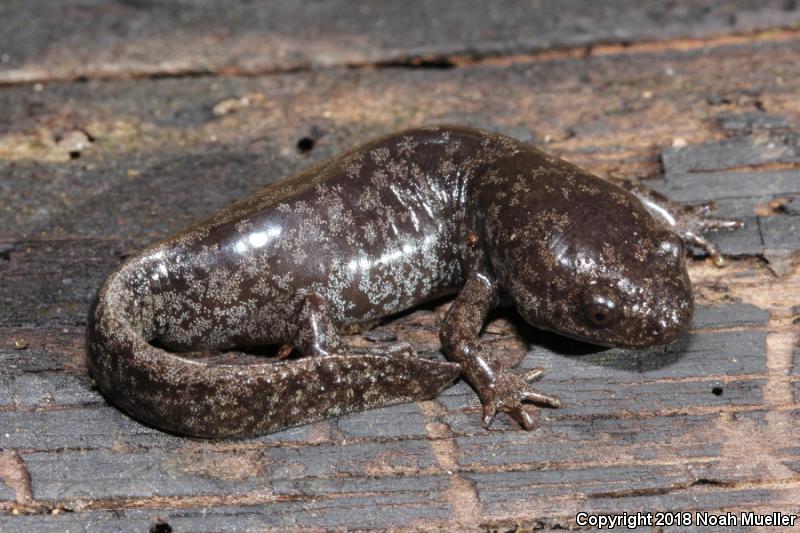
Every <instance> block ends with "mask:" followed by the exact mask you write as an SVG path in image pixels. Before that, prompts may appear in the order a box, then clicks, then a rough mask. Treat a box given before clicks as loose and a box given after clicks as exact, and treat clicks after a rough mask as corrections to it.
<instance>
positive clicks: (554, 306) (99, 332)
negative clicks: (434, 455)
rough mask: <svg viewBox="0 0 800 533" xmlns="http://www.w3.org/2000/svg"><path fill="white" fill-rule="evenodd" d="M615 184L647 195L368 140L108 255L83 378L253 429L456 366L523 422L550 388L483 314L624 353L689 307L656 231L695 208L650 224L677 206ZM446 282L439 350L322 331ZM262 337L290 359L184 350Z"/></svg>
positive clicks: (339, 409)
mask: <svg viewBox="0 0 800 533" xmlns="http://www.w3.org/2000/svg"><path fill="white" fill-rule="evenodd" d="M634 192H636V193H638V194H639V196H641V197H642V199H643V201H644V202H645V203H648V202H650V203H648V206H647V207H646V206H645V204H643V201H640V200H639V199H638V198H637V196H636V195H635V194H634V193H632V192H628V191H626V190H623V189H621V188H619V187H617V186H615V185H612V184H610V183H607V182H605V181H603V180H601V179H599V178H596V177H594V176H592V175H590V174H588V173H586V172H584V171H582V170H580V169H579V168H577V167H575V166H573V165H571V164H569V163H567V162H565V161H562V160H559V159H557V158H554V157H551V156H548V155H547V154H544V153H543V152H540V151H538V150H536V149H535V148H533V147H531V146H529V145H526V144H524V143H521V142H519V141H516V140H514V139H511V138H509V137H505V136H502V135H497V134H493V133H489V132H485V131H481V130H476V129H471V128H464V127H434V128H423V129H415V130H409V131H405V132H401V133H397V134H394V135H390V136H387V137H383V138H381V139H378V140H376V141H373V142H370V143H367V144H365V145H363V146H360V147H358V148H355V149H353V150H351V151H349V152H347V153H345V154H344V155H342V156H340V157H337V158H335V159H332V160H330V161H327V162H325V163H323V164H321V165H319V166H317V167H314V168H312V169H310V170H307V171H305V172H302V173H301V174H299V175H297V176H295V177H293V178H291V179H288V180H284V181H281V182H278V183H276V184H274V185H271V186H269V187H266V188H265V189H263V190H261V191H260V192H258V193H256V194H255V195H253V196H251V197H249V198H247V199H245V200H242V201H240V202H238V203H235V204H233V205H232V206H230V207H228V208H226V209H224V210H222V211H220V212H219V213H217V214H216V215H214V216H212V217H211V218H209V219H208V220H206V221H204V222H202V223H200V224H198V225H196V226H193V227H191V228H188V229H186V230H184V231H182V232H180V233H179V234H177V235H175V236H173V237H171V238H169V239H166V240H164V241H162V242H160V243H157V244H155V245H152V246H150V247H148V248H146V249H145V250H143V251H141V252H140V253H138V254H136V255H135V256H133V257H131V258H129V259H128V260H127V261H125V262H124V263H123V264H122V265H121V266H120V267H119V268H118V269H117V270H116V271H115V272H114V273H112V274H111V275H110V276H109V278H108V279H107V280H106V281H105V283H104V284H103V286H102V287H101V289H100V292H99V294H98V298H97V300H96V302H95V305H94V306H93V308H92V310H91V312H90V316H89V328H88V345H89V367H90V371H91V373H92V375H93V376H94V378H95V380H96V382H97V385H98V387H99V388H100V390H101V391H102V392H103V393H104V394H105V395H106V396H107V397H108V398H109V399H110V400H111V401H112V402H114V403H115V404H117V405H118V406H119V407H121V408H122V409H123V410H125V411H126V412H128V413H130V414H131V415H133V416H134V417H136V418H138V419H140V420H143V421H145V422H147V423H150V424H152V425H154V426H156V427H159V428H162V429H166V430H169V431H173V432H176V433H181V434H188V435H196V436H206V437H229V436H248V435H255V434H261V433H266V432H270V431H277V430H280V429H284V428H287V427H291V426H294V425H299V424H305V423H309V422H312V421H316V420H320V419H322V418H326V417H329V416H334V415H337V414H340V413H345V412H350V411H355V410H362V409H368V408H372V407H377V406H382V405H391V404H395V403H400V402H406V401H412V400H420V399H427V398H432V397H435V396H436V395H437V394H438V393H439V392H440V391H441V390H442V389H443V388H444V387H445V386H447V385H448V384H449V383H450V382H452V381H453V380H454V379H456V378H457V377H458V376H459V375H463V376H464V377H465V378H466V379H467V380H468V381H469V382H470V383H471V384H472V385H473V387H474V388H475V390H476V391H477V392H478V394H479V396H480V398H481V401H482V402H483V405H484V423H485V424H486V425H487V426H488V425H489V424H490V423H491V421H492V419H493V416H494V414H495V412H496V411H504V412H507V413H509V414H510V415H511V416H512V417H514V418H515V419H516V420H518V421H519V422H520V423H521V424H522V425H523V426H524V427H525V428H530V427H532V426H533V425H534V422H533V419H532V418H531V414H530V409H532V407H531V406H527V405H525V404H527V403H536V404H540V405H547V406H553V407H556V406H558V405H559V401H558V400H557V399H556V398H552V397H549V396H546V395H543V394H540V393H539V392H537V391H536V390H534V389H533V388H531V387H530V385H528V382H529V381H532V380H535V379H538V378H539V377H541V375H542V373H543V372H542V370H541V369H536V370H533V371H530V372H528V373H527V374H525V375H518V374H512V373H510V372H508V371H506V370H504V369H502V368H501V367H500V365H499V364H498V363H497V361H496V360H495V359H494V358H493V357H492V354H490V353H488V352H487V350H486V349H485V348H484V347H483V346H482V344H481V342H480V340H479V338H478V334H479V332H480V330H481V328H482V326H483V323H484V320H485V319H486V315H487V313H488V312H489V311H490V310H491V309H492V308H493V307H495V306H497V305H501V304H509V305H513V306H514V307H515V308H516V309H517V311H519V313H520V314H521V315H522V316H523V317H524V318H525V320H527V321H528V322H530V323H531V324H532V325H534V326H536V327H539V328H545V329H551V330H554V331H557V332H559V333H562V334H564V335H568V336H571V337H575V338H579V339H583V340H587V341H589V342H593V343H597V344H602V345H607V346H623V347H631V348H640V347H647V346H653V345H659V344H666V343H669V342H671V341H672V340H674V339H675V338H676V337H677V336H678V335H679V334H680V332H681V331H682V330H683V329H684V328H685V326H686V325H687V323H688V321H689V319H690V317H691V314H692V291H691V285H690V283H689V278H688V276H687V273H686V268H685V266H684V247H683V243H682V242H681V239H680V238H679V237H678V236H677V234H676V233H675V231H677V232H678V233H680V232H681V231H684V232H686V231H689V230H692V231H694V230H696V229H697V228H698V227H699V224H701V222H699V221H700V220H702V219H701V218H700V217H699V216H697V215H696V214H694V213H693V212H690V211H681V215H680V216H678V215H671V216H672V217H673V222H675V227H673V228H670V227H669V225H666V224H664V222H665V219H664V215H665V214H666V215H669V213H670V212H675V210H676V209H679V208H677V207H676V206H674V205H671V204H668V203H667V202H662V203H658V202H655V203H653V202H651V200H652V195H648V193H647V191H643V190H638V191H636V190H635V191H634ZM664 206H666V211H663V210H664ZM648 208H649V209H650V210H651V211H654V212H656V213H657V214H658V213H660V216H661V219H658V217H654V216H653V215H651V213H650V212H649V211H648ZM659 210H662V211H663V212H660V211H659ZM679 210H680V209H679ZM666 218H669V216H667V217H666ZM678 222H680V223H678ZM685 228H689V230H687V229H685ZM693 242H695V243H696V242H697V241H693ZM712 252H713V250H712ZM456 292H457V293H458V296H457V298H456V300H455V302H454V303H453V305H452V307H451V309H450V312H449V313H448V315H447V317H446V318H445V320H444V323H443V325H442V328H441V332H440V336H441V341H442V346H443V349H444V351H445V353H446V354H447V355H448V357H449V358H450V359H451V360H452V361H453V362H452V363H447V362H436V361H430V360H425V359H422V358H419V357H416V356H415V354H414V352H413V350H412V349H411V348H410V347H409V346H408V345H406V344H402V343H401V344H398V345H395V346H392V347H390V348H389V349H381V350H374V349H373V350H364V349H359V350H357V349H354V348H351V347H348V345H347V344H346V343H345V342H344V341H343V340H342V338H341V337H340V334H339V332H340V331H341V329H342V328H344V327H346V326H349V325H352V324H365V323H370V322H374V321H375V320H376V319H379V318H382V317H385V316H387V315H391V314H394V313H397V312H400V311H403V310H405V309H408V308H410V307H413V306H415V305H418V304H420V303H422V302H425V301H426V300H430V299H433V298H436V297H439V296H442V295H445V294H449V293H456ZM269 344H285V345H289V346H292V347H293V348H294V349H295V350H296V351H298V352H299V353H300V354H301V355H302V356H304V357H302V358H299V359H288V360H275V359H271V360H267V359H265V360H264V362H260V363H257V364H233V363H229V364H214V363H213V362H209V361H208V360H203V359H201V358H198V357H196V354H195V355H192V354H191V352H193V351H194V352H197V351H208V350H212V351H218V350H226V349H230V348H237V347H238V348H241V347H248V346H262V345H269ZM165 348H166V349H165ZM181 352H187V353H181ZM286 355H287V350H282V351H281V356H282V357H283V356H286Z"/></svg>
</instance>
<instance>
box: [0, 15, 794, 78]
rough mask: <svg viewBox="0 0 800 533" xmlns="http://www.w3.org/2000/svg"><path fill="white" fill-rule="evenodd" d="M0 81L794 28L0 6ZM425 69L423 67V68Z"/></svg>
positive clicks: (690, 18)
mask: <svg viewBox="0 0 800 533" xmlns="http://www.w3.org/2000/svg"><path fill="white" fill-rule="evenodd" d="M0 20H2V21H3V23H2V27H0V30H1V31H0V82H5V83H9V82H18V81H36V80H50V79H76V78H87V77H88V78H91V77H116V76H143V75H149V76H157V75H176V74H197V73H231V72H233V73H258V72H269V71H276V70H282V71H291V70H294V69H299V68H309V67H323V66H331V65H363V64H371V63H389V64H391V63H402V62H413V60H414V59H415V58H421V59H422V60H428V61H430V62H431V63H432V64H433V65H443V66H448V65H449V64H450V63H448V59H447V58H448V56H452V55H463V56H468V57H474V56H478V57H481V56H486V55H497V54H505V53H515V54H519V53H527V52H534V51H538V50H542V49H549V48H563V47H569V46H586V45H591V44H594V43H609V42H612V43H626V42H630V41H632V40H642V39H668V38H680V37H690V38H697V37H706V36H714V35H724V34H727V33H731V32H743V31H754V30H763V29H770V28H773V27H787V26H790V25H792V24H797V23H798V22H800V13H798V10H797V8H796V6H795V4H794V3H792V2H785V1H782V0H768V1H764V2H753V1H751V0H736V1H734V2H726V3H724V4H723V3H719V2H715V1H712V0H688V1H683V2H667V1H663V0H659V1H657V2H648V3H647V4H642V3H641V2H636V1H633V0H615V1H613V2H588V3H587V2H581V1H576V0H570V1H559V2H554V1H545V2H537V3H533V4H520V3H518V2H513V1H509V0H493V1H491V2H482V1H475V0H470V1H467V2H459V3H457V4H448V3H442V2H436V1H432V0H413V1H410V2H404V3H402V4H397V3H395V2H387V1H382V2H370V3H369V4H368V5H363V6H358V7H357V8H354V7H353V5H352V4H351V3H349V2H347V1H345V0H326V1H320V2H314V3H313V4H309V5H303V6H302V7H301V6H298V5H297V3H296V2H291V1H284V0H281V1H272V2H269V3H268V4H266V5H265V4H262V3H254V2H246V1H244V0H237V1H233V2H222V1H219V0H215V1H210V2H209V1H205V2H188V3H182V4H180V5H171V4H169V3H159V2H139V1H131V2H112V1H109V0H93V1H86V0H81V1H77V0H71V1H63V2H57V3H43V2H33V3H31V2H26V1H22V0H15V1H11V2H4V3H3V5H2V6H0ZM423 64H424V63H423Z"/></svg>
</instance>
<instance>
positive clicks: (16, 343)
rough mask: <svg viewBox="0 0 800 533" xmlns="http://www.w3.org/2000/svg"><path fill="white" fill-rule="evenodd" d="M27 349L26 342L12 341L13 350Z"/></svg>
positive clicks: (22, 340) (23, 340)
mask: <svg viewBox="0 0 800 533" xmlns="http://www.w3.org/2000/svg"><path fill="white" fill-rule="evenodd" d="M27 347H28V341H26V340H25V339H14V349H15V350H24V349H25V348H27Z"/></svg>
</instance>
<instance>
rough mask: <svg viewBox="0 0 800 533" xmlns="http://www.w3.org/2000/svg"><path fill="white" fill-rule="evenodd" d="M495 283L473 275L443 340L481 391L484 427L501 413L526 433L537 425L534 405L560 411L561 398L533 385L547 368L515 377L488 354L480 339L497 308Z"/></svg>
mask: <svg viewBox="0 0 800 533" xmlns="http://www.w3.org/2000/svg"><path fill="white" fill-rule="evenodd" d="M497 301H498V298H497V289H496V285H495V283H494V282H493V281H492V280H491V278H489V277H488V276H485V275H483V274H479V273H475V274H472V275H471V276H470V277H469V279H468V280H467V283H466V284H465V285H464V288H463V289H462V290H461V292H460V293H459V295H458V297H457V298H456V300H455V302H453V305H452V307H451V308H450V311H449V312H448V314H447V317H445V320H444V324H443V325H442V329H441V331H440V332H439V337H440V339H441V341H442V347H443V348H444V351H445V353H446V354H447V355H448V357H450V358H451V359H452V360H453V361H455V362H457V363H460V364H461V366H462V367H463V375H464V376H465V377H466V378H467V380H468V381H469V382H470V384H472V386H473V387H474V388H475V390H476V391H477V393H478V395H479V396H480V398H481V402H482V403H483V419H482V421H483V425H484V426H485V427H487V428H488V427H489V426H490V425H491V424H492V421H493V420H494V417H495V414H496V413H497V412H498V411H501V412H505V413H508V414H509V415H510V416H511V417H512V418H514V420H516V421H517V422H519V424H520V425H521V426H522V427H524V428H525V429H528V430H530V429H533V428H534V427H535V426H536V422H535V420H534V419H533V416H532V415H531V411H530V410H531V409H532V407H531V406H529V405H526V404H529V403H533V404H538V405H541V406H546V407H560V406H561V401H560V400H559V399H558V398H555V397H552V396H547V395H545V394H542V393H540V392H539V391H537V390H536V389H534V388H532V387H531V386H530V385H529V383H530V382H533V381H537V380H539V379H541V377H542V376H543V375H544V369H543V368H536V369H533V370H530V371H528V372H525V373H523V374H512V373H510V372H507V371H506V370H504V369H503V368H502V366H501V365H500V363H499V362H498V361H497V360H496V359H495V358H493V357H492V356H491V354H489V353H487V351H486V349H485V348H484V347H483V345H482V344H481V342H480V340H479V339H478V334H479V333H480V330H481V328H482V327H483V324H484V322H485V321H486V316H487V314H488V313H489V311H490V310H491V309H492V308H494V307H495V306H496V305H497Z"/></svg>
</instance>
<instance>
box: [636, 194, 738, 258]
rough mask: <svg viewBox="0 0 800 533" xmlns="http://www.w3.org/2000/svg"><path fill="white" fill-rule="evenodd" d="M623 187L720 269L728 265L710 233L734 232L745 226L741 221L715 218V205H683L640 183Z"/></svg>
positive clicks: (706, 203)
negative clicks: (700, 250) (703, 252)
mask: <svg viewBox="0 0 800 533" xmlns="http://www.w3.org/2000/svg"><path fill="white" fill-rule="evenodd" d="M622 185H623V187H624V188H625V189H626V190H628V191H630V192H632V193H633V194H634V195H636V197H637V198H639V200H641V202H642V203H643V204H644V206H645V207H646V208H647V210H648V211H650V214H652V215H653V216H655V217H656V218H657V219H658V220H661V221H663V222H664V224H666V225H667V226H669V227H670V228H671V229H672V230H673V231H675V232H676V233H677V234H678V235H679V236H680V238H681V239H683V242H685V243H686V244H687V245H690V246H696V247H697V248H700V249H702V250H703V251H705V252H706V253H707V254H708V256H709V257H711V259H712V260H713V261H714V264H715V265H717V266H722V265H723V264H725V259H724V258H723V257H722V253H720V251H719V248H718V247H717V245H716V244H714V243H713V242H711V241H710V240H708V239H706V238H705V237H704V236H703V233H705V232H707V231H733V230H737V229H740V228H742V227H744V223H743V222H742V221H741V220H726V219H721V218H712V217H710V216H708V215H709V213H711V212H712V211H714V210H715V209H716V208H717V206H716V204H715V203H714V202H705V203H702V204H697V205H683V204H679V203H677V202H673V201H672V200H670V199H669V198H667V197H666V196H664V195H663V194H661V193H659V192H656V191H654V190H652V189H650V188H648V187H645V186H644V185H641V184H639V183H632V182H630V181H625V182H623V184H622Z"/></svg>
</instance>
